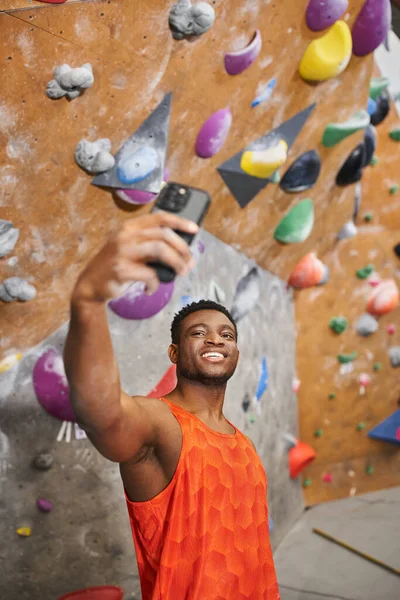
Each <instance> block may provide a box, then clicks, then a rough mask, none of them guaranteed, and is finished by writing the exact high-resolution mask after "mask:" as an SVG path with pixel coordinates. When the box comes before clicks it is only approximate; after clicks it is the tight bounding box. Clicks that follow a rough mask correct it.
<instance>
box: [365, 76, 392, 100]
mask: <svg viewBox="0 0 400 600" xmlns="http://www.w3.org/2000/svg"><path fill="white" fill-rule="evenodd" d="M389 84H390V81H389V79H388V78H387V77H372V79H371V81H370V84H369V97H370V98H372V100H376V99H377V97H378V96H380V95H381V94H382V92H384V91H385V90H386V89H387V88H388V87H389Z"/></svg>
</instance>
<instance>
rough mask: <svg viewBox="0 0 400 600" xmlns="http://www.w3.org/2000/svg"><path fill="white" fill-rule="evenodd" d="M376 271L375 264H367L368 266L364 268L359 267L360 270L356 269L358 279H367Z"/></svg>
mask: <svg viewBox="0 0 400 600" xmlns="http://www.w3.org/2000/svg"><path fill="white" fill-rule="evenodd" d="M374 271H375V267H374V265H367V266H366V267H363V268H362V269H358V271H356V275H357V277H358V279H367V277H369V276H370V275H372V273H373V272H374Z"/></svg>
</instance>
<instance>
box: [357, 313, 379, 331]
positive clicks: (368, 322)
mask: <svg viewBox="0 0 400 600" xmlns="http://www.w3.org/2000/svg"><path fill="white" fill-rule="evenodd" d="M377 330H378V321H377V320H376V319H374V317H373V316H372V315H368V314H365V315H362V316H361V317H360V318H359V319H357V321H356V331H357V333H358V335H362V336H363V337H367V336H369V335H372V334H373V333H375V331H377Z"/></svg>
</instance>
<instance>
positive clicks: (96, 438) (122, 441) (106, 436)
mask: <svg viewBox="0 0 400 600" xmlns="http://www.w3.org/2000/svg"><path fill="white" fill-rule="evenodd" d="M153 403H154V400H152V399H149V398H143V397H142V396H133V397H132V396H128V394H125V392H121V399H120V406H121V410H120V412H119V415H118V417H117V418H116V419H115V421H114V423H112V424H111V425H110V426H109V427H108V428H107V429H105V430H102V431H100V430H97V431H96V430H95V431H89V432H87V435H88V438H89V439H90V441H91V442H92V444H93V445H94V446H95V447H96V448H97V450H98V451H99V452H100V453H101V454H102V455H103V456H105V457H106V458H108V459H109V460H112V461H113V462H119V463H120V462H126V461H127V460H130V459H132V458H133V457H134V456H135V455H136V454H138V452H139V451H140V450H141V449H142V448H143V447H144V446H151V445H152V444H154V443H155V441H156V439H155V438H156V420H155V418H154V415H155V411H154V406H153Z"/></svg>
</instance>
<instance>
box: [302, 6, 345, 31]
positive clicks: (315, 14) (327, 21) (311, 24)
mask: <svg viewBox="0 0 400 600" xmlns="http://www.w3.org/2000/svg"><path fill="white" fill-rule="evenodd" d="M348 5H349V2H348V0H310V1H309V3H308V6H307V11H306V21H307V27H308V28H309V29H311V30H312V31H321V30H322V29H326V28H327V27H330V26H331V25H333V24H334V23H336V21H337V20H338V19H340V17H341V16H342V15H343V13H344V11H345V10H347V7H348Z"/></svg>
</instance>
